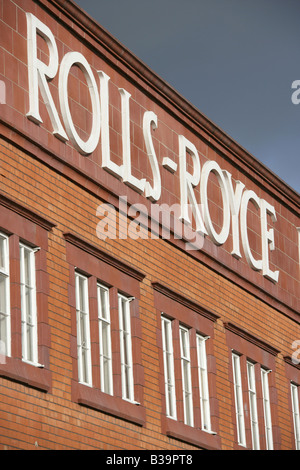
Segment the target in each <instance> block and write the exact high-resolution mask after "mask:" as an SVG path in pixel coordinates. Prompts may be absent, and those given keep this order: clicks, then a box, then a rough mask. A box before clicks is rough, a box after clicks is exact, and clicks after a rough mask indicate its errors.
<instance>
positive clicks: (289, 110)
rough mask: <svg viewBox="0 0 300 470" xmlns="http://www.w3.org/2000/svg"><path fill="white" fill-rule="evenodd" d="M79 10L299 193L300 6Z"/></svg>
mask: <svg viewBox="0 0 300 470" xmlns="http://www.w3.org/2000/svg"><path fill="white" fill-rule="evenodd" d="M76 3H77V4H78V5H79V6H80V7H81V8H83V9H84V10H85V11H86V12H87V13H88V14H89V15H91V16H92V17H93V18H94V19H95V20H96V21H97V22H98V23H99V24H100V25H101V26H103V27H104V28H105V29H106V30H107V31H108V32H109V33H111V34H112V35H113V36H114V37H115V38H117V39H118V40H119V41H120V42H121V43H122V44H123V45H124V46H126V47H127V48H128V49H130V50H131V51H132V52H133V53H134V54H135V55H136V56H137V57H138V58H139V59H140V60H142V61H143V62H144V63H145V64H146V65H148V66H149V67H150V68H151V69H152V70H153V71H154V72H155V73H157V74H158V75H159V76H160V77H162V78H163V79H164V80H165V81H166V82H168V83H169V84H170V85H171V86H172V87H174V88H175V89H176V90H177V91H178V92H179V93H180V94H181V95H182V96H183V97H184V98H186V99H187V100H188V101H190V102H191V103H192V104H193V105H194V106H196V107H197V108H198V109H199V110H200V111H201V112H202V113H203V114H205V115H206V116H207V117H208V118H209V119H210V120H212V121H213V122H214V123H215V124H216V125H217V126H219V127H220V128H221V129H223V130H224V131H225V132H226V133H227V134H228V135H230V136H231V137H232V138H233V139H234V140H235V141H237V142H238V143H239V144H240V145H241V146H242V147H244V148H245V149H246V150H248V151H249V152H250V153H251V154H252V155H254V157H256V158H257V159H258V160H260V161H261V162H263V163H264V164H265V165H266V166H267V167H269V168H270V169H271V170H272V171H273V172H274V173H276V174H277V175H278V176H279V177H280V178H281V179H283V180H284V181H285V182H286V183H287V184H289V185H290V186H291V187H293V188H294V189H295V190H296V191H298V192H300V104H299V105H294V104H293V103H292V100H291V96H292V93H293V91H294V90H293V89H292V88H291V86H292V83H293V81H295V80H300V24H299V18H300V0H184V1H182V0H180V1H179V0H151V1H149V0H98V1H97V0H76ZM299 96H300V95H299Z"/></svg>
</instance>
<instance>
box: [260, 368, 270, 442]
mask: <svg viewBox="0 0 300 470" xmlns="http://www.w3.org/2000/svg"><path fill="white" fill-rule="evenodd" d="M270 372H271V371H270V370H266V369H264V368H263V367H262V368H261V385H262V394H263V408H264V419H265V435H266V448H267V450H273V431H272V418H271V403H270V391H269V373H270Z"/></svg>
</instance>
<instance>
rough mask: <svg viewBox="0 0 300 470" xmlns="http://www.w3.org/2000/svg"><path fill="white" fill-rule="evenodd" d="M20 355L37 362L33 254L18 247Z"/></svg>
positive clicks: (27, 249)
mask: <svg viewBox="0 0 300 470" xmlns="http://www.w3.org/2000/svg"><path fill="white" fill-rule="evenodd" d="M20 270H21V272H20V279H21V317H22V355H23V359H24V360H26V361H30V362H35V363H37V362H38V357H37V312H36V286H35V253H34V250H33V249H32V248H29V247H26V246H24V245H22V244H21V245H20Z"/></svg>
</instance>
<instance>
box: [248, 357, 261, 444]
mask: <svg viewBox="0 0 300 470" xmlns="http://www.w3.org/2000/svg"><path fill="white" fill-rule="evenodd" d="M247 376H248V392H249V404H250V424H251V435H252V448H253V450H259V448H260V446H259V428H258V415H257V394H256V384H255V366H254V364H253V363H252V362H249V361H247Z"/></svg>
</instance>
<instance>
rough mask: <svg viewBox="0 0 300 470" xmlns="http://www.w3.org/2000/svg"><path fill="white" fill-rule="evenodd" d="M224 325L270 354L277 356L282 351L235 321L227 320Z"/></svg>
mask: <svg viewBox="0 0 300 470" xmlns="http://www.w3.org/2000/svg"><path fill="white" fill-rule="evenodd" d="M224 326H225V328H226V330H228V331H231V333H234V334H236V335H238V336H240V337H241V338H243V339H245V340H246V341H248V342H250V343H252V344H254V345H255V346H258V347H259V348H260V349H263V350H264V351H266V352H268V353H269V354H272V356H277V354H278V353H279V352H280V351H279V350H278V349H276V348H274V347H273V346H271V345H270V344H268V343H266V342H265V341H263V340H261V339H260V338H257V337H256V336H254V335H252V334H250V333H248V331H246V330H244V329H242V328H240V327H239V326H236V325H234V324H233V323H230V322H226V323H224Z"/></svg>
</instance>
